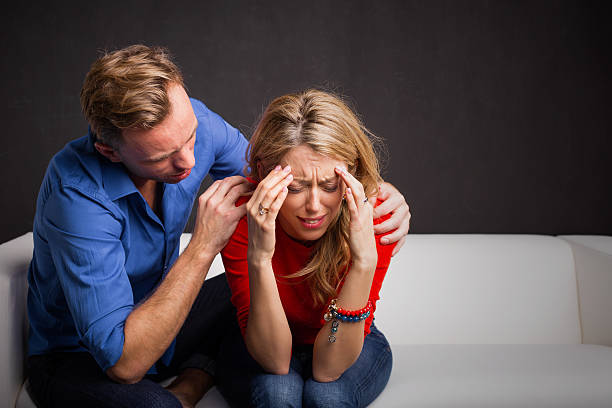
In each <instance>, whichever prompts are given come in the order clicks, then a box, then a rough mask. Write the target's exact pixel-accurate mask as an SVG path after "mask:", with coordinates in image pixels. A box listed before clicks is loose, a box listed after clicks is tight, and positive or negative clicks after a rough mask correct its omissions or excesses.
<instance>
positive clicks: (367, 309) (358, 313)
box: [323, 299, 372, 343]
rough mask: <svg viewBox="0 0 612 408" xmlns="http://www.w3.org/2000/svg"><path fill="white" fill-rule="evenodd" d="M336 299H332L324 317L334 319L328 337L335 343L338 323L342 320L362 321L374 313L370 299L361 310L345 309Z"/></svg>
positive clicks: (327, 320) (328, 319)
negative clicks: (339, 305)
mask: <svg viewBox="0 0 612 408" xmlns="http://www.w3.org/2000/svg"><path fill="white" fill-rule="evenodd" d="M336 300H337V299H332V301H331V302H330V303H329V306H328V307H327V309H328V311H327V313H325V315H324V316H323V319H324V320H325V321H326V322H329V321H330V320H332V319H333V321H332V324H331V333H330V335H329V337H328V338H327V340H328V341H329V342H330V343H334V342H335V341H336V332H338V325H339V323H340V322H341V321H342V322H348V323H355V322H360V321H362V320H365V319H367V318H368V317H369V316H370V313H372V302H371V301H370V300H368V303H366V305H365V306H364V307H363V308H361V309H359V310H345V309H343V308H341V307H338V305H337V304H336Z"/></svg>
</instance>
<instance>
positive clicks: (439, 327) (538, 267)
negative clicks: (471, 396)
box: [375, 235, 581, 344]
mask: <svg viewBox="0 0 612 408" xmlns="http://www.w3.org/2000/svg"><path fill="white" fill-rule="evenodd" d="M406 238H407V241H406V244H405V245H404V247H403V248H402V250H401V251H400V252H399V253H398V254H397V255H395V256H394V257H393V258H392V259H391V266H390V267H389V271H388V273H387V277H386V278H385V281H384V283H383V286H382V290H381V300H380V301H379V302H378V306H377V310H376V314H375V316H376V324H377V326H378V328H379V329H381V331H382V332H383V333H385V335H386V336H387V338H388V339H389V342H390V343H391V344H521V343H535V344H537V343H541V344H555V343H561V344H563V343H567V344H578V343H580V342H581V333H580V321H579V314H578V298H577V293H576V275H575V272H574V260H573V256H572V251H571V248H570V247H569V245H568V244H567V242H565V241H563V240H561V239H558V238H554V237H548V236H535V235H408V236H407V237H406Z"/></svg>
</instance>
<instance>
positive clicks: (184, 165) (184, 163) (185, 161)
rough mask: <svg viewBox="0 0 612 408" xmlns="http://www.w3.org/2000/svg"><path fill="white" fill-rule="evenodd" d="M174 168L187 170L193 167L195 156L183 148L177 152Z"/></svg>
mask: <svg viewBox="0 0 612 408" xmlns="http://www.w3.org/2000/svg"><path fill="white" fill-rule="evenodd" d="M174 166H175V167H176V168H179V169H183V170H187V169H190V168H192V167H193V166H195V156H194V155H193V150H191V149H190V148H188V147H187V146H185V147H183V148H182V149H181V150H180V151H179V152H177V154H176V155H175V159H174Z"/></svg>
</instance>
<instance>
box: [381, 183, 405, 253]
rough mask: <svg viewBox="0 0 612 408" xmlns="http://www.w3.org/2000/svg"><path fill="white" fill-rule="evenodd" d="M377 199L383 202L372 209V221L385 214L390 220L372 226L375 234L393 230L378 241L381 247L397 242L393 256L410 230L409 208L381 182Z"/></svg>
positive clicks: (395, 192)
mask: <svg viewBox="0 0 612 408" xmlns="http://www.w3.org/2000/svg"><path fill="white" fill-rule="evenodd" d="M378 198H379V199H380V200H382V201H383V202H382V203H381V204H380V205H379V206H378V207H376V208H375V209H374V219H376V218H380V217H382V216H383V215H386V214H391V218H389V219H388V220H386V221H385V222H382V223H380V224H378V225H374V232H375V233H376V234H384V233H386V232H389V231H393V230H395V231H393V232H392V233H390V234H388V235H385V236H384V237H382V238H381V239H380V243H381V244H383V245H389V244H393V243H394V242H397V245H396V246H395V248H394V249H393V254H392V255H395V254H396V253H397V252H398V251H399V250H400V248H401V247H402V245H404V242H406V234H408V230H409V229H410V217H411V214H410V208H409V207H408V204H407V203H406V200H405V199H404V196H403V195H402V194H401V193H400V192H399V191H398V190H397V189H396V188H395V187H394V186H393V185H391V184H389V183H385V182H383V183H382V184H381V185H380V189H379V192H378Z"/></svg>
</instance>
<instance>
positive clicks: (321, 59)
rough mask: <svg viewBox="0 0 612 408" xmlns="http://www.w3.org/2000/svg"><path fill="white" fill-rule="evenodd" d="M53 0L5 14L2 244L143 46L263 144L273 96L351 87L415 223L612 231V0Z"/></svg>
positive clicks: (443, 228)
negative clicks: (92, 108) (86, 114)
mask: <svg viewBox="0 0 612 408" xmlns="http://www.w3.org/2000/svg"><path fill="white" fill-rule="evenodd" d="M54 3H55V2H45V3H41V5H32V4H26V5H23V6H19V5H12V6H10V7H9V8H7V9H5V10H4V12H3V16H2V17H0V19H1V20H0V23H1V28H0V29H1V30H2V42H3V44H2V45H3V47H2V50H3V55H2V62H1V63H0V67H1V68H0V69H1V71H0V72H1V77H2V82H3V86H2V101H3V109H2V113H1V115H2V124H3V125H4V126H3V129H2V150H1V153H0V162H1V168H2V182H1V188H2V201H1V202H2V204H1V207H0V210H1V214H2V217H1V218H2V221H1V222H2V228H1V235H0V242H2V241H5V240H8V239H10V238H12V237H15V236H18V235H20V234H22V233H24V232H26V231H29V230H31V228H32V217H33V214H34V204H35V198H36V195H37V192H38V187H39V184H40V181H41V179H42V177H43V174H44V171H45V168H46V166H47V163H48V162H49V159H50V158H51V157H52V155H53V154H54V153H55V152H56V151H57V150H59V149H60V148H61V147H62V146H63V145H64V144H65V143H66V142H68V141H69V140H71V139H74V138H76V137H79V136H81V135H83V134H84V133H85V131H86V123H85V121H84V120H83V119H82V117H81V113H80V107H79V101H78V94H79V90H80V86H81V82H82V80H83V77H84V75H85V73H86V72H87V70H88V68H89V65H90V64H91V62H92V61H93V60H94V59H95V58H96V57H97V56H98V51H99V50H100V49H115V48H118V47H123V46H125V45H129V44H132V43H138V42H142V43H146V44H149V45H164V46H167V47H168V48H169V49H170V50H171V52H172V53H173V55H174V56H175V58H176V60H177V62H178V64H179V65H180V66H181V67H182V69H183V71H184V74H185V77H186V81H187V84H188V88H189V92H190V94H191V95H192V96H195V97H197V98H200V99H202V100H203V101H204V102H205V103H206V104H208V106H209V107H210V108H212V109H213V110H215V111H216V112H218V113H220V114H221V115H222V116H223V117H224V118H225V119H226V120H228V121H229V122H230V123H232V124H234V125H235V126H237V127H238V128H240V129H241V130H242V131H243V132H244V133H245V134H246V135H247V136H248V135H249V134H250V131H251V129H252V125H253V124H254V122H255V121H256V119H257V117H258V115H259V114H260V113H261V111H262V109H263V107H264V106H265V105H266V103H267V102H269V101H270V100H271V98H273V97H274V96H278V95H280V94H282V93H286V92H289V91H294V90H298V89H302V88H305V87H308V86H313V85H314V86H324V87H327V88H330V89H333V90H336V91H338V92H341V93H343V94H345V95H346V96H347V97H348V98H349V100H350V101H351V102H352V103H353V104H354V106H355V107H356V109H357V111H358V112H359V113H360V114H361V116H362V117H363V119H364V121H365V123H366V125H367V126H368V127H369V128H370V129H371V130H372V131H373V132H374V133H376V134H378V135H380V136H382V137H384V138H385V139H386V143H387V147H388V153H389V155H388V156H389V157H388V161H387V162H386V166H385V174H384V175H385V177H386V179H388V180H389V181H391V182H393V183H394V184H395V185H396V186H397V187H398V188H399V189H400V190H401V191H402V192H403V193H404V194H405V196H406V197H407V199H408V201H409V202H410V204H411V209H412V212H413V224H412V232H415V233H480V232H486V233H543V234H567V233H576V234H583V233H584V234H608V235H610V234H612V212H611V211H610V205H611V203H612V199H611V188H610V184H611V183H610V181H611V177H610V174H612V172H611V171H610V170H611V167H612V166H611V164H610V160H611V159H612V157H611V154H610V151H611V147H612V143H611V141H610V135H611V130H612V121H611V119H610V113H612V110H611V109H610V108H611V103H610V95H612V92H611V91H612V84H611V72H612V70H611V68H612V57H611V52H610V49H611V47H610V40H611V39H612V38H611V37H612V36H611V31H612V30H611V28H610V23H609V16H610V13H609V11H610V10H609V7H607V5H606V3H593V2H560V1H547V2H544V1H526V2H522V1H521V2H517V1H515V2H501V1H492V2H486V1H457V2H456V1H450V2H441V1H423V2H414V1H396V2H384V1H375V2H372V1H367V2H354V1H314V2H312V1H308V2H292V1H268V2H257V1H252V2H242V3H240V2H234V1H191V2H151V1H148V2H141V3H140V2H131V1H122V2H117V3H114V4H113V3H111V4H109V3H108V2H96V3H95V4H90V2H79V3H78V4H77V3H75V2H69V3H64V4H54ZM186 4H188V5H186Z"/></svg>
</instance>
